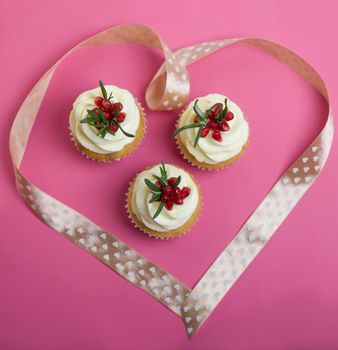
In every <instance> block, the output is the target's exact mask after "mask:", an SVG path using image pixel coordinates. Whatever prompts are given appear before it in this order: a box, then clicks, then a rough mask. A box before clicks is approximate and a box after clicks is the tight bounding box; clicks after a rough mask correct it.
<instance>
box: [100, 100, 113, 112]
mask: <svg viewBox="0 0 338 350" xmlns="http://www.w3.org/2000/svg"><path fill="white" fill-rule="evenodd" d="M102 109H103V111H104V112H110V111H111V109H112V104H111V103H110V102H109V101H107V100H104V101H103V102H102Z"/></svg>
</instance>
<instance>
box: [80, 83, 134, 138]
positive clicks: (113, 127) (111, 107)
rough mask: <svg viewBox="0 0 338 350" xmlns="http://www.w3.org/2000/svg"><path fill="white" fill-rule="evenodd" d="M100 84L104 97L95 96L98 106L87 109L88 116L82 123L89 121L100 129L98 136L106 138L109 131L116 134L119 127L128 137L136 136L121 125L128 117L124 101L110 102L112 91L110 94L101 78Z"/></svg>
mask: <svg viewBox="0 0 338 350" xmlns="http://www.w3.org/2000/svg"><path fill="white" fill-rule="evenodd" d="M99 85H100V88H101V93H102V96H103V97H101V96H97V97H96V98H95V105H96V106H97V107H95V108H93V109H87V113H88V117H86V118H84V119H82V120H81V121H80V123H81V124H84V123H88V124H89V125H92V126H94V127H95V128H96V129H97V130H98V133H97V136H100V137H102V138H104V137H105V136H106V134H107V133H109V134H112V135H115V133H116V132H117V131H118V129H120V130H121V132H122V133H123V134H124V135H125V136H127V137H135V135H132V134H130V133H128V132H127V131H125V130H124V129H123V128H122V126H121V125H120V124H121V123H123V121H124V120H125V119H126V113H124V112H122V109H123V105H122V103H120V102H116V103H112V102H110V100H111V99H112V98H113V95H112V93H110V95H109V96H108V94H107V90H106V88H105V86H104V84H103V82H102V81H101V80H100V81H99Z"/></svg>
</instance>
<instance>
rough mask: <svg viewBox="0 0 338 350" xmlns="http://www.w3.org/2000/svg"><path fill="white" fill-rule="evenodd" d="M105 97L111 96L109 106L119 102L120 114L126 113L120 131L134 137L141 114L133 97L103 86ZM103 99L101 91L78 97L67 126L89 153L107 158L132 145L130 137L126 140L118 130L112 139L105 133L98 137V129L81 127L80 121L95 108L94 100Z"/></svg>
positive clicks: (112, 87) (111, 87)
mask: <svg viewBox="0 0 338 350" xmlns="http://www.w3.org/2000/svg"><path fill="white" fill-rule="evenodd" d="M105 88H106V91H107V95H108V96H109V94H110V93H112V95H113V98H112V100H111V102H112V103H116V102H121V103H122V105H123V112H124V113H126V119H125V120H124V121H123V123H122V124H121V126H122V127H123V129H124V130H125V131H126V132H128V133H130V134H132V135H135V134H136V131H137V129H138V127H139V125H140V110H139V108H138V106H137V104H136V102H135V99H134V97H133V96H132V94H131V93H130V92H129V91H128V90H124V89H120V88H118V87H117V86H114V85H105ZM97 96H102V93H101V89H100V88H99V87H98V88H96V89H92V90H88V91H85V92H83V93H82V94H80V95H79V96H78V98H77V99H76V100H75V102H74V104H73V109H72V111H71V113H70V117H69V123H70V128H71V131H72V134H73V135H74V137H75V138H76V139H77V140H78V142H80V143H81V145H82V146H83V147H85V148H87V149H89V150H90V151H93V152H96V153H100V154H109V153H113V152H118V151H120V150H121V149H122V148H123V147H124V146H126V145H127V144H129V143H131V142H133V140H134V138H133V137H127V136H125V135H124V134H123V133H122V131H121V130H120V129H119V130H118V131H117V132H116V133H115V135H111V134H110V133H107V134H106V135H105V137H104V138H102V137H101V136H97V132H98V131H97V129H96V128H95V127H94V126H92V125H89V124H87V123H83V124H81V123H80V121H81V120H82V119H84V118H87V117H88V113H87V109H93V108H95V107H96V106H95V98H96V97H97Z"/></svg>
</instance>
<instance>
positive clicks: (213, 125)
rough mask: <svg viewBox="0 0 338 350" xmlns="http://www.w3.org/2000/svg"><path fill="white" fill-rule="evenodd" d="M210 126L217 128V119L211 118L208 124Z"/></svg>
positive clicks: (213, 128)
mask: <svg viewBox="0 0 338 350" xmlns="http://www.w3.org/2000/svg"><path fill="white" fill-rule="evenodd" d="M208 126H209V128H210V129H212V130H217V129H218V123H217V122H216V120H211V121H210V122H209V124H208Z"/></svg>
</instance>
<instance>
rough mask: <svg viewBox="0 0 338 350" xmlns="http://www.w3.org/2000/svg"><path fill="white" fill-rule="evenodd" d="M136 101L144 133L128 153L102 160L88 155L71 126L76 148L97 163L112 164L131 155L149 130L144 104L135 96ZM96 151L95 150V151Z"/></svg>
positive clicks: (71, 136)
mask: <svg viewBox="0 0 338 350" xmlns="http://www.w3.org/2000/svg"><path fill="white" fill-rule="evenodd" d="M135 102H136V104H137V106H138V108H139V110H140V112H141V116H142V119H143V134H142V136H141V138H140V140H139V141H138V142H137V143H136V144H135V145H134V148H133V149H132V150H131V151H129V152H128V153H126V154H125V155H123V156H121V157H119V158H113V159H107V160H102V159H97V158H94V157H91V156H90V155H88V154H87V153H86V152H85V151H83V148H84V147H83V146H81V144H80V142H79V141H78V140H77V139H76V138H75V137H74V135H73V133H72V131H71V128H70V127H69V131H70V133H69V134H70V139H71V141H72V142H73V144H74V146H75V148H76V149H77V150H78V151H79V152H80V153H81V154H82V155H83V156H84V157H85V158H87V159H90V160H93V161H94V162H97V163H104V164H110V163H113V162H114V161H119V160H121V159H123V158H126V157H128V156H130V155H131V154H133V153H134V152H135V151H136V150H137V149H138V148H139V147H140V145H141V143H142V141H143V139H144V137H145V135H146V132H147V117H146V113H145V111H144V108H143V106H142V105H141V103H140V102H139V101H138V100H137V99H136V98H135ZM93 153H95V152H93ZM109 154H110V153H107V154H106V155H107V156H108V155H109Z"/></svg>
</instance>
